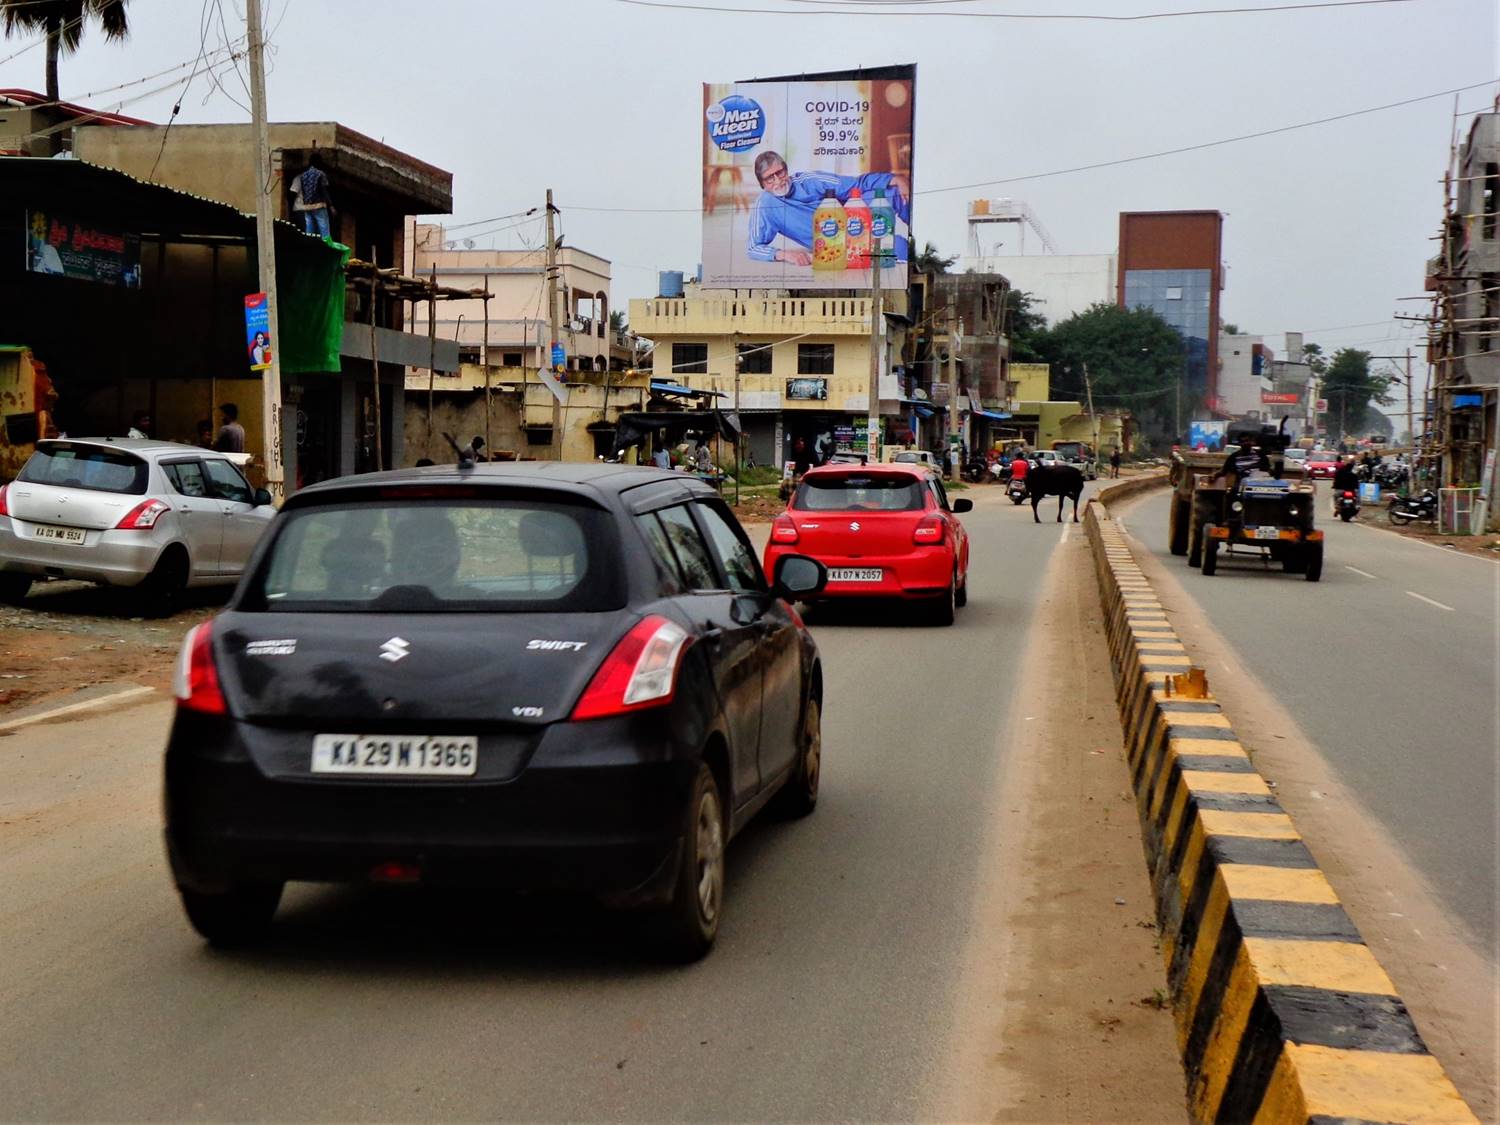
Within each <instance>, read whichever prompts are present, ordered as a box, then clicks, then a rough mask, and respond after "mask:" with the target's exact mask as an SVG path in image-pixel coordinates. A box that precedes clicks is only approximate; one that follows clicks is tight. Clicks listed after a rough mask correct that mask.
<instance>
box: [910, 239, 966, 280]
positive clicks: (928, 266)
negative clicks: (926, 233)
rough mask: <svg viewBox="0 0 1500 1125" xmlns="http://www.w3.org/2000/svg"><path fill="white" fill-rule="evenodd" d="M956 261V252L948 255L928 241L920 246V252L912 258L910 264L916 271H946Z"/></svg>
mask: <svg viewBox="0 0 1500 1125" xmlns="http://www.w3.org/2000/svg"><path fill="white" fill-rule="evenodd" d="M957 261H958V255H957V254H954V255H953V256H952V257H948V256H946V255H944V254H943V252H942V251H941V250H939V249H938V248H937V247H936V246H934V245H933V244H932V243H930V242H929V243H928V244H927V245H926V246H924V247H922V252H921V253H920V254H918V255H917V256H916V258H915V259H914V260H913V262H912V266H913V267H914V268H915V269H916V271H917V272H918V273H947V272H948V271H949V270H950V269H952V268H953V264H954V263H955V262H957Z"/></svg>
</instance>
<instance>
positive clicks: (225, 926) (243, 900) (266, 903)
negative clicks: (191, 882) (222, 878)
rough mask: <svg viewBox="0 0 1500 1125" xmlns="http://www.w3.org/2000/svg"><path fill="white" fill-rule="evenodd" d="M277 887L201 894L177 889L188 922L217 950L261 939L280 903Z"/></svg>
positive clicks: (248, 886) (252, 885) (245, 887)
mask: <svg viewBox="0 0 1500 1125" xmlns="http://www.w3.org/2000/svg"><path fill="white" fill-rule="evenodd" d="M282 886H283V884H281V883H243V884H240V885H238V886H234V887H231V888H230V889H229V890H227V891H222V892H219V893H214V894H205V893H203V892H201V891H191V890H188V889H187V888H186V887H181V888H179V893H180V894H181V895H182V906H183V909H184V910H186V911H187V916H188V921H189V922H191V923H192V924H193V929H195V930H197V931H198V932H199V933H200V934H202V935H203V936H204V937H205V938H207V939H208V942H209V944H210V945H216V946H218V947H219V948H221V949H232V948H234V947H236V946H242V945H249V944H251V943H253V942H255V941H258V940H259V939H260V938H262V937H264V936H265V934H266V931H267V930H269V929H270V928H271V919H272V918H273V917H275V915H276V907H277V906H278V905H279V904H280V902H281V889H282Z"/></svg>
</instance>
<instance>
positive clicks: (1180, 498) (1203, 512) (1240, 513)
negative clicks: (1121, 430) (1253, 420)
mask: <svg viewBox="0 0 1500 1125" xmlns="http://www.w3.org/2000/svg"><path fill="white" fill-rule="evenodd" d="M1247 432H1248V433H1251V434H1253V435H1254V436H1255V437H1256V438H1257V439H1258V441H1259V442H1260V445H1261V448H1262V449H1264V450H1265V451H1266V453H1267V455H1268V457H1269V458H1270V460H1271V466H1272V475H1271V478H1270V479H1265V480H1260V479H1255V478H1250V479H1247V480H1245V481H1242V482H1241V484H1240V487H1239V488H1238V489H1237V490H1235V489H1233V488H1232V486H1231V481H1230V480H1229V479H1227V478H1225V477H1223V476H1220V475H1219V473H1220V470H1221V469H1222V467H1223V464H1224V455H1223V454H1218V453H1182V452H1178V453H1175V454H1174V455H1173V458H1172V469H1171V473H1170V480H1171V483H1172V497H1171V503H1170V509H1169V512H1168V517H1167V519H1168V544H1169V547H1170V549H1171V551H1172V553H1173V554H1174V555H1186V556H1187V560H1188V565H1189V566H1192V567H1199V568H1201V569H1202V571H1203V574H1204V576H1205V577H1212V576H1213V575H1214V574H1215V573H1216V572H1217V570H1218V565H1219V559H1220V554H1221V553H1224V554H1228V555H1233V554H1236V553H1239V554H1247V555H1254V556H1256V557H1258V558H1261V559H1262V560H1264V561H1265V562H1267V563H1270V562H1279V563H1281V566H1282V569H1283V570H1284V571H1286V572H1287V573H1289V574H1300V575H1302V576H1303V577H1304V578H1305V579H1306V580H1307V581H1309V582H1316V581H1318V580H1319V579H1320V578H1321V577H1322V575H1323V533H1322V532H1321V531H1318V530H1317V529H1316V528H1315V527H1314V522H1315V521H1314V516H1315V514H1316V500H1317V496H1316V492H1315V490H1314V486H1313V484H1312V483H1311V481H1309V480H1307V479H1306V477H1305V474H1304V470H1303V469H1302V467H1301V466H1300V464H1298V463H1296V462H1295V461H1292V460H1291V459H1288V458H1284V457H1283V456H1282V452H1283V450H1285V449H1286V447H1287V441H1288V439H1287V438H1286V436H1285V434H1284V432H1283V431H1282V430H1279V429H1277V428H1275V427H1272V426H1260V425H1255V424H1240V425H1238V426H1231V427H1230V431H1229V443H1230V444H1238V442H1239V439H1240V437H1241V436H1242V435H1243V434H1245V433H1247Z"/></svg>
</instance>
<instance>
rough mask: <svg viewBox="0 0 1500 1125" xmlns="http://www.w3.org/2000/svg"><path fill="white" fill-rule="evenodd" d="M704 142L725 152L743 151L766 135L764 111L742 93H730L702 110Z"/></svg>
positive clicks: (752, 146) (757, 103)
mask: <svg viewBox="0 0 1500 1125" xmlns="http://www.w3.org/2000/svg"><path fill="white" fill-rule="evenodd" d="M703 116H704V118H705V119H706V120H707V122H708V139H709V140H711V141H713V143H714V144H716V145H717V146H718V147H719V148H721V149H723V150H724V151H725V152H743V151H744V150H745V149H749V148H754V147H755V146H756V145H758V144H760V141H761V138H762V137H764V136H765V135H766V112H765V110H763V109H761V108H760V103H759V102H757V101H755V100H754V99H752V98H747V97H745V96H744V95H743V94H730V95H729V97H727V98H724V99H723V100H722V101H719V102H716V103H715V104H713V105H711V106H709V107H708V108H707V109H706V110H704V111H703Z"/></svg>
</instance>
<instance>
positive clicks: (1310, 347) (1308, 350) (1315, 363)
mask: <svg viewBox="0 0 1500 1125" xmlns="http://www.w3.org/2000/svg"><path fill="white" fill-rule="evenodd" d="M1302 362H1303V363H1305V364H1307V367H1308V370H1309V371H1311V372H1312V373H1313V374H1314V375H1322V374H1323V373H1324V372H1326V371H1327V370H1328V358H1327V357H1326V356H1324V354H1323V345H1321V344H1303V345H1302Z"/></svg>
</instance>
